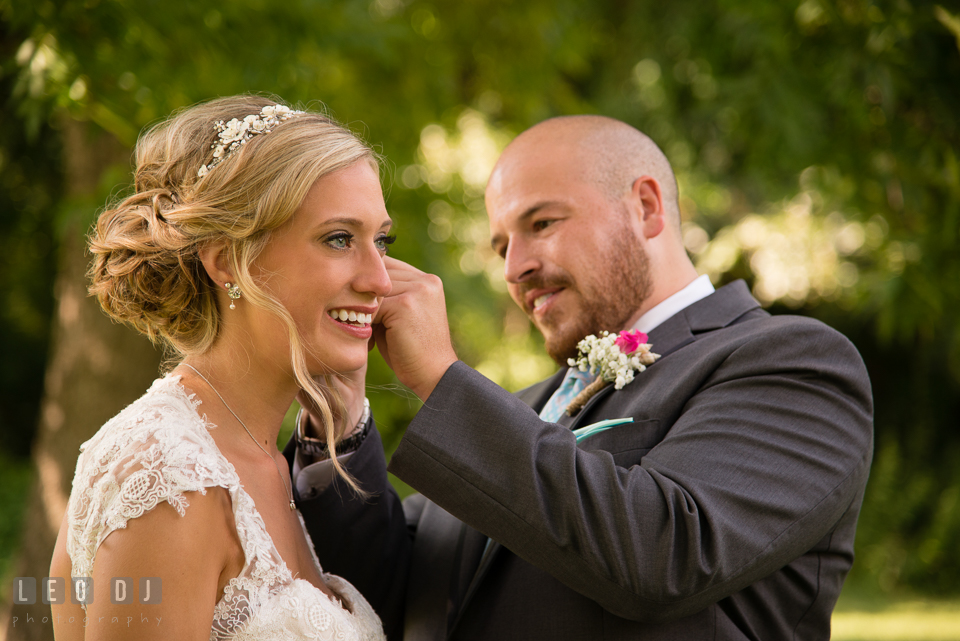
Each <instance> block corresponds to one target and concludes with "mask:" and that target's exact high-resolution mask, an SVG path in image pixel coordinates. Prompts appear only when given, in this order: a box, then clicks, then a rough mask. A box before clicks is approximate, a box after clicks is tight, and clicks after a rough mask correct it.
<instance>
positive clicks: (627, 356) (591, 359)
mask: <svg viewBox="0 0 960 641" xmlns="http://www.w3.org/2000/svg"><path fill="white" fill-rule="evenodd" d="M647 340H648V337H647V335H646V334H644V333H643V332H641V331H639V330H634V331H632V332H627V331H623V332H620V334H619V335H618V334H611V333H609V332H600V338H597V337H596V336H594V335H593V334H591V335H590V336H587V337H586V338H584V339H583V340H582V341H580V342H579V343H577V350H578V351H579V354H578V356H577V358H571V359H568V360H567V364H568V365H570V367H576V368H577V369H579V370H580V371H581V372H590V373H591V374H594V373H595V374H597V379H596V380H595V381H593V382H592V383H590V384H589V385H587V387H585V388H584V389H583V391H581V392H580V393H579V394H577V396H576V398H574V399H573V401H571V403H570V405H568V406H567V414H568V415H569V416H573V415H574V414H576V413H577V412H579V411H580V409H581V408H582V407H583V406H584V405H586V403H587V401H589V400H590V399H591V398H592V397H593V395H594V394H596V393H597V392H599V391H600V390H602V389H603V388H604V387H606V386H607V385H608V384H609V383H613V386H614V389H618V390H619V389H623V387H624V385H626V384H627V383H629V382H630V381H632V380H633V376H634V372H637V373H639V372H642V371H644V370H645V369H647V366H648V365H653V363H654V361H656V360H657V359H658V358H660V355H659V354H654V353H653V352H651V351H650V347H651V346H650V344H649V343H648V342H647Z"/></svg>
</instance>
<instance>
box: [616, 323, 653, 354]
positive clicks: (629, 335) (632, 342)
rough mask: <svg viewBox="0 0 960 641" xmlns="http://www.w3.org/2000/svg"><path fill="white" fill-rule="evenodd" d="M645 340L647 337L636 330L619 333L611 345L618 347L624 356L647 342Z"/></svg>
mask: <svg viewBox="0 0 960 641" xmlns="http://www.w3.org/2000/svg"><path fill="white" fill-rule="evenodd" d="M647 338H648V337H647V335H646V334H644V333H643V332H641V331H640V330H638V329H637V330H634V331H632V332H627V331H623V332H620V336H618V337H617V340H615V341H613V344H614V345H616V346H617V347H619V348H620V351H621V352H623V353H624V354H633V353H634V352H635V351H637V348H638V347H640V345H642V344H643V343H646V342H647Z"/></svg>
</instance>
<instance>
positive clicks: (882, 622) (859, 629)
mask: <svg viewBox="0 0 960 641" xmlns="http://www.w3.org/2000/svg"><path fill="white" fill-rule="evenodd" d="M831 639H833V641H960V597H955V598H952V599H931V598H924V597H916V596H910V595H903V596H890V595H882V594H878V593H873V592H871V593H865V592H860V591H858V590H857V589H856V588H853V587H849V586H848V587H847V588H845V589H844V591H843V593H842V594H841V595H840V601H839V602H838V603H837V609H836V610H835V611H834V613H833V634H832V636H831Z"/></svg>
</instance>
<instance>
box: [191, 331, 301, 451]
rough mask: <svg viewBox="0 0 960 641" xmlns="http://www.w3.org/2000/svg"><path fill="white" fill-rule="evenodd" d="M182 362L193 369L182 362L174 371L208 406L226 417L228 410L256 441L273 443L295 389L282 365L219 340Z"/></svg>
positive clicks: (268, 444)
mask: <svg viewBox="0 0 960 641" xmlns="http://www.w3.org/2000/svg"><path fill="white" fill-rule="evenodd" d="M183 363H184V364H186V365H190V366H192V367H194V368H196V371H194V370H192V369H190V368H189V367H185V366H184V365H183V364H182V365H180V366H178V368H177V373H178V374H181V375H183V376H185V377H186V378H187V379H188V380H191V382H192V384H191V387H193V391H194V392H198V393H199V394H200V396H201V400H203V401H204V402H205V405H207V407H208V408H219V409H222V410H223V413H224V414H226V415H227V417H229V418H230V419H233V418H234V417H233V416H231V410H232V412H233V413H235V414H236V418H239V420H240V421H242V422H243V424H244V425H245V426H246V428H247V429H248V430H249V431H250V433H251V434H252V435H253V436H254V438H256V439H257V442H258V443H260V444H261V445H263V446H264V447H273V446H275V444H276V442H277V436H278V435H279V433H280V427H281V425H282V423H283V417H284V415H285V414H286V413H287V410H288V409H289V408H290V404H291V403H292V402H293V399H294V397H295V396H296V395H297V391H298V390H299V387H298V386H297V383H296V380H295V379H293V378H292V377H291V376H290V375H289V374H288V373H287V372H286V371H285V370H284V368H283V367H282V365H280V364H278V363H271V362H263V361H262V360H257V359H256V358H254V357H252V355H251V354H249V353H247V352H245V351H243V350H241V349H238V348H231V347H230V345H229V344H227V345H224V344H223V343H221V344H220V345H218V346H215V347H214V348H212V349H210V350H209V351H207V352H206V353H204V354H202V355H199V356H190V357H188V358H186V359H184V361H183ZM197 372H199V373H200V375H198V374H197ZM204 379H206V380H204ZM218 394H219V396H218ZM201 411H202V410H201ZM207 411H208V412H209V411H210V410H207ZM217 413H218V414H220V412H219V411H218V412H217ZM221 422H222V421H221ZM268 451H269V450H268Z"/></svg>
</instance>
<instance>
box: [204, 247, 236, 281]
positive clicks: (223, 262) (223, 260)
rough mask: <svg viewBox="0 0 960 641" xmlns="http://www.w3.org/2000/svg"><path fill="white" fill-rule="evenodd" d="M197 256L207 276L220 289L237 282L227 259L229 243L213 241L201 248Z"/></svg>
mask: <svg viewBox="0 0 960 641" xmlns="http://www.w3.org/2000/svg"><path fill="white" fill-rule="evenodd" d="M197 255H198V256H199V257H200V262H201V263H202V264H203V269H204V271H206V272H207V276H209V277H210V279H211V280H212V281H213V282H214V284H216V285H217V286H218V287H223V285H224V283H236V282H237V280H236V278H235V276H234V273H233V270H232V269H231V267H230V261H229V260H228V258H227V241H225V240H218V241H211V242H209V243H207V244H206V245H204V246H203V247H201V248H200V250H199V251H198V252H197Z"/></svg>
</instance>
